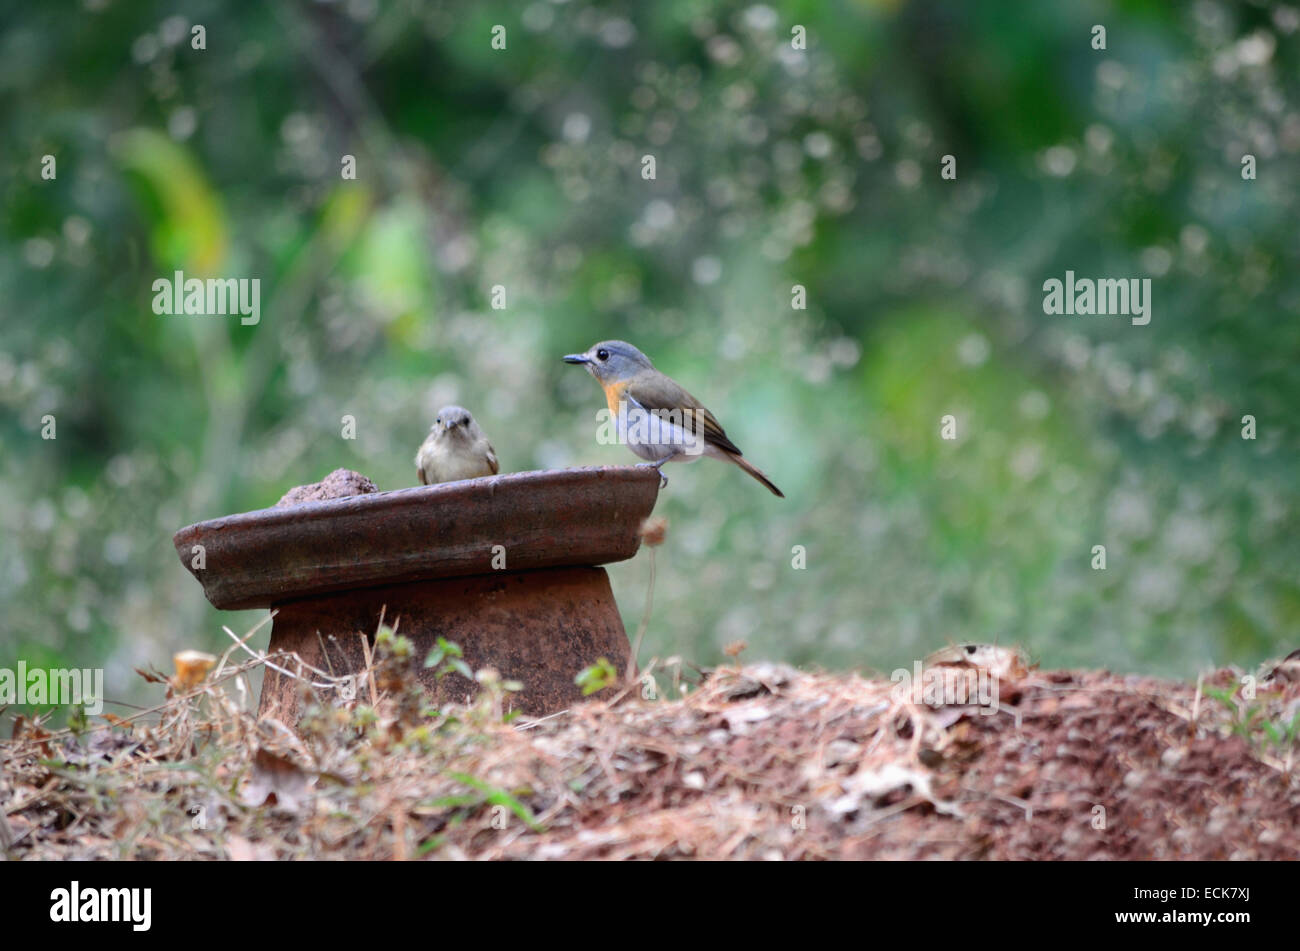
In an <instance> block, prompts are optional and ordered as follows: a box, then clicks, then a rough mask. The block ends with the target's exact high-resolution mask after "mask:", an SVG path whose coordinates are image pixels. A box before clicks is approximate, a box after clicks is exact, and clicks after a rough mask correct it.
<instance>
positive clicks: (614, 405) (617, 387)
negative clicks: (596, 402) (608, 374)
mask: <svg viewBox="0 0 1300 951" xmlns="http://www.w3.org/2000/svg"><path fill="white" fill-rule="evenodd" d="M601 386H602V387H604V389H605V402H606V403H608V404H609V411H610V413H611V414H613V415H614V416H618V404H619V403H620V402H622V400H623V394H624V393H625V392H626V391H627V381H621V382H618V383H602V384H601Z"/></svg>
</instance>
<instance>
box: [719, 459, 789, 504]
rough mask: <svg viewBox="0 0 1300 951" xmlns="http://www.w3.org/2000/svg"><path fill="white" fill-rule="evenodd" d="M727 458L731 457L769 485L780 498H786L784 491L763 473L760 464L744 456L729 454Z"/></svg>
mask: <svg viewBox="0 0 1300 951" xmlns="http://www.w3.org/2000/svg"><path fill="white" fill-rule="evenodd" d="M727 458H728V459H730V460H731V461H732V462H734V463H735V464H736V465H738V466H740V468H742V469H744V470H745V471H746V472H748V473H749V474H750V475H752V476H753V477H754V478H755V479H757V480H758V481H759V482H761V483H763V484H764V485H765V486H767V487H768V489H770V490H771V492H772V494H773V495H775V496H777V497H778V498H782V499H783V498H785V493H784V492H782V491H781V490H780V489H778V488H777V487H776V484H775V483H774V482H773V481H772V480H771V479H769V478H768V477H767V476H765V475H763V471H762V470H761V469H759V468H758V466H756V465H754V464H753V463H751V462H750V461H749V460H748V459H746V458H745V457H744V456H732V455H728V456H727Z"/></svg>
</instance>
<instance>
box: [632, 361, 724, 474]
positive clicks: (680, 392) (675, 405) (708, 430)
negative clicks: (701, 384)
mask: <svg viewBox="0 0 1300 951" xmlns="http://www.w3.org/2000/svg"><path fill="white" fill-rule="evenodd" d="M623 392H624V394H625V395H626V396H627V397H628V398H629V399H630V400H632V401H633V402H634V403H636V404H637V405H638V406H640V407H641V408H642V409H647V410H656V409H657V410H664V411H671V410H677V411H679V412H680V411H683V410H690V411H691V412H692V413H693V414H694V415H695V421H696V422H695V425H696V427H697V428H698V429H699V430H700V431H701V432H703V434H704V442H705V443H706V444H708V445H711V446H717V447H718V448H719V449H721V450H722V451H723V452H731V453H735V454H736V455H737V456H739V455H740V454H741V452H740V449H739V448H738V447H737V446H736V444H735V443H733V442H732V441H731V440H730V439H728V438H727V434H726V432H725V431H724V430H723V428H722V424H721V423H719V422H718V420H717V417H715V416H714V415H713V414H712V413H710V412H709V411H708V409H707V408H706V407H705V406H704V405H703V404H702V403H701V402H700V401H699V400H697V399H696V398H695V397H693V396H691V394H690V393H687V392H686V391H685V390H684V389H682V388H681V387H680V386H679V385H678V384H677V383H676V382H674V381H673V380H672V379H670V378H669V377H666V376H664V375H663V374H662V373H661V374H659V375H658V376H657V377H656V378H655V379H653V380H644V379H640V380H637V379H634V380H632V381H631V382H630V383H628V385H627V389H625V390H624V391H623Z"/></svg>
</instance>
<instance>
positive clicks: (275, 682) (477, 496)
mask: <svg viewBox="0 0 1300 951" xmlns="http://www.w3.org/2000/svg"><path fill="white" fill-rule="evenodd" d="M658 493H659V475H658V473H656V472H655V471H654V470H653V469H644V468H637V467H634V466H606V467H600V468H586V469H561V470H553V471H545V472H520V473H512V474H510V475H499V476H491V477H488V478H482V479H469V480H465V481H462V482H451V483H446V484H443V485H431V486H420V487H418V488H412V489H399V490H397V491H393V492H375V493H371V494H366V495H354V496H349V497H347V498H340V499H330V500H328V501H318V502H304V503H301V504H297V505H289V506H284V507H277V508H271V509H262V510H260V511H255V512H244V513H242V514H239V515H228V516H226V517H224V518H216V519H211V520H209V521H206V522H199V523H198V524H195V525H190V526H187V527H186V528H183V529H181V530H180V531H179V532H177V533H176V535H175V536H174V538H173V542H174V543H175V546H176V552H177V554H178V555H179V556H180V559H181V563H182V564H184V565H185V566H186V567H187V568H188V569H189V570H190V572H191V573H192V574H193V575H194V577H195V578H197V579H198V581H199V583H200V584H202V585H203V593H204V594H205V595H206V596H207V598H208V600H209V601H210V602H212V604H213V605H214V606H216V607H218V608H222V609H226V610H238V609H245V608H265V607H269V608H274V609H275V610H276V612H277V613H276V615H275V620H274V621H273V626H272V630H271V643H270V647H269V650H270V652H272V653H275V652H280V651H285V652H293V653H297V654H298V656H299V657H301V658H302V659H303V660H304V661H306V662H307V663H308V664H311V665H313V666H315V667H318V668H320V669H321V670H326V671H331V672H332V673H333V674H334V675H336V676H348V675H351V674H355V673H357V672H359V671H361V670H363V669H364V666H365V660H364V657H365V648H364V647H363V644H362V639H363V638H365V639H366V640H367V641H368V642H369V643H371V644H373V641H374V636H375V632H376V630H377V628H378V625H379V622H380V617H381V613H382V616H383V617H384V619H385V623H388V624H390V625H392V624H396V626H397V631H398V633H399V634H401V635H403V636H405V637H408V638H410V639H411V641H412V642H413V643H414V645H415V656H416V658H417V662H416V665H415V666H416V667H417V668H418V670H419V673H418V677H419V679H420V683H421V686H422V687H423V689H424V691H425V693H426V694H427V695H428V696H429V698H430V699H431V700H432V701H433V702H435V703H442V702H446V701H463V700H465V699H467V698H468V697H469V696H471V695H472V694H473V693H474V691H475V689H476V685H475V684H474V683H473V682H472V681H470V680H468V679H467V678H464V677H462V676H460V675H457V674H452V675H449V676H445V677H443V678H442V679H436V678H435V676H434V671H432V670H428V669H425V668H424V667H423V666H422V665H423V660H424V657H425V656H426V655H427V653H428V651H429V650H430V649H431V648H432V647H433V646H434V645H435V644H436V643H437V639H438V638H439V637H445V638H446V639H447V640H449V641H454V642H455V643H457V644H459V645H460V647H461V649H462V650H463V651H464V659H465V662H466V663H467V664H468V665H469V667H470V668H471V669H472V670H480V669H483V668H485V667H491V668H494V669H496V670H497V671H498V672H499V673H500V675H501V676H502V677H503V678H507V679H512V680H518V681H520V682H521V683H522V684H523V685H524V686H523V690H522V691H520V692H519V693H517V694H514V695H513V699H514V705H515V706H516V707H517V708H518V709H520V710H521V711H523V712H524V713H526V714H529V715H534V716H538V715H543V714H546V713H552V712H554V711H556V710H561V709H564V708H566V707H568V706H570V705H572V704H573V703H575V702H577V701H578V700H580V699H581V691H580V689H579V688H578V686H577V685H576V684H575V683H574V677H575V676H576V675H577V674H578V672H579V671H581V670H582V669H583V668H584V667H587V666H588V665H590V664H592V663H594V662H595V661H596V660H597V659H598V658H599V657H605V658H608V659H609V660H610V661H611V662H612V663H613V664H614V666H615V667H616V668H617V669H618V670H619V672H620V673H622V672H623V671H624V670H625V669H626V666H627V663H628V654H629V645H628V639H627V633H626V631H625V630H624V629H623V621H622V618H621V617H620V616H619V611H618V605H617V604H615V602H614V596H613V593H612V592H611V591H610V587H609V577H608V575H606V573H605V569H604V568H602V567H600V566H601V565H604V564H608V563H609V562H614V561H622V560H624V559H627V558H631V557H632V556H633V555H634V554H636V551H637V548H638V547H639V545H640V541H641V539H640V534H639V529H640V526H641V523H642V522H643V521H644V520H645V518H646V517H647V516H648V515H649V514H650V512H651V510H652V509H653V508H654V504H655V499H656V497H657V496H658ZM196 545H201V546H203V553H204V559H203V560H204V562H205V567H203V568H194V567H192V563H193V561H194V546H196ZM281 663H282V664H283V662H281ZM288 666H290V667H292V665H288ZM365 690H366V688H365V685H364V684H362V685H361V686H360V687H358V691H357V692H358V696H359V698H360V699H363V700H364V699H365ZM300 694H301V690H300V687H299V685H298V683H297V682H296V681H295V679H294V678H291V677H287V676H285V675H283V674H280V673H277V672H276V671H274V670H271V669H270V668H267V669H266V673H265V677H264V680H263V683H262V696H261V701H260V704H259V708H258V713H259V715H261V716H272V717H275V718H276V719H278V720H280V721H281V722H283V723H286V724H288V725H290V726H293V725H294V724H295V723H296V722H297V719H298V716H299V714H300V712H301V711H300V710H299V698H300Z"/></svg>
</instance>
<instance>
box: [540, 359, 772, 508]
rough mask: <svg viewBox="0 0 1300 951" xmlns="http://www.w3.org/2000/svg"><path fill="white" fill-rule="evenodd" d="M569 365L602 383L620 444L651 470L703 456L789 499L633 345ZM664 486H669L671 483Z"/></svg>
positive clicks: (703, 410)
mask: <svg viewBox="0 0 1300 951" xmlns="http://www.w3.org/2000/svg"><path fill="white" fill-rule="evenodd" d="M564 362H565V363H574V364H579V365H581V366H585V367H586V368H587V371H588V372H589V373H590V374H591V375H592V376H594V377H595V378H596V382H597V383H599V384H600V386H601V389H603V390H604V391H605V402H606V403H608V404H609V411H610V413H611V414H613V418H614V419H616V420H618V438H619V441H620V442H624V443H626V444H627V446H628V447H629V448H630V449H631V450H632V451H633V452H634V453H636V454H637V455H638V456H640V457H641V458H642V459H648V460H650V461H649V462H648V463H644V464H645V465H649V466H653V467H654V468H655V469H658V468H660V467H661V466H662V465H663V464H664V463H666V462H694V461H695V460H696V459H698V458H700V456H711V457H713V458H714V459H721V460H722V461H723V462H730V463H732V464H734V465H737V466H739V467H740V468H742V469H744V470H745V471H746V472H748V473H749V474H750V475H751V476H753V477H754V478H755V479H757V480H758V481H759V482H761V483H763V485H765V486H767V487H768V489H769V490H771V492H772V494H773V495H776V496H780V497H781V498H785V493H784V492H782V491H781V490H780V489H778V488H777V487H776V485H775V484H773V482H772V480H771V479H769V478H768V477H767V476H765V475H764V474H763V473H762V471H761V470H760V469H759V468H758V467H757V466H755V465H753V464H752V463H751V462H750V461H749V460H748V459H746V458H744V456H742V455H741V452H740V449H739V447H737V446H736V444H735V443H733V442H732V441H731V440H730V439H728V438H727V434H726V432H725V431H724V430H723V428H722V425H721V424H720V423H719V422H718V420H717V418H716V417H715V416H714V415H713V414H712V413H710V412H709V411H708V410H707V409H706V408H705V407H704V405H703V404H702V403H700V401H699V400H697V399H696V398H695V397H693V396H691V394H690V393H687V392H686V390H684V389H682V387H681V386H680V385H678V384H677V383H676V382H675V381H674V380H673V379H671V378H670V377H668V376H666V375H664V374H663V373H660V372H659V371H658V370H656V369H655V368H654V365H653V364H652V363H651V362H650V358H649V357H647V356H646V355H645V354H644V353H642V352H641V351H640V350H638V349H637V348H636V347H634V346H632V345H631V344H630V343H627V342H626V341H624V340H604V341H602V342H600V343H598V344H596V345H595V346H594V347H592V348H591V349H590V350H588V351H587V352H586V353H571V354H569V355H568V356H566V357H565V358H564ZM660 475H661V476H662V475H663V473H662V472H661V473H660ZM664 484H665V485H667V484H668V480H667V479H666V478H665V479H664Z"/></svg>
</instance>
